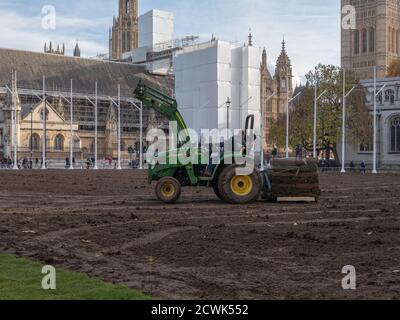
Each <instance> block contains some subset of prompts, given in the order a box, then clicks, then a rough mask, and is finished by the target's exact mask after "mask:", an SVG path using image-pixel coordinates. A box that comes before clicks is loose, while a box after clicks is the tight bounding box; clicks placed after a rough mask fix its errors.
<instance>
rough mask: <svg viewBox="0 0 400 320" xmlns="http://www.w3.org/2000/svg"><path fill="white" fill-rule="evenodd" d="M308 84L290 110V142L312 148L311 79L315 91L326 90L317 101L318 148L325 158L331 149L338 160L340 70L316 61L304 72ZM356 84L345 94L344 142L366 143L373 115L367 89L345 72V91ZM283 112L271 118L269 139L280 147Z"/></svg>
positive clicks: (340, 99) (312, 102)
mask: <svg viewBox="0 0 400 320" xmlns="http://www.w3.org/2000/svg"><path fill="white" fill-rule="evenodd" d="M306 79H307V84H306V85H305V86H303V87H301V88H300V89H301V91H302V94H301V96H300V98H299V99H298V100H297V101H294V103H293V106H292V107H291V110H290V146H291V147H292V149H294V148H295V147H296V146H297V145H301V146H303V147H304V148H305V149H306V150H307V151H309V152H311V151H312V150H313V136H314V85H313V84H314V83H316V82H317V83H318V95H319V94H320V93H322V92H323V91H324V90H326V94H325V95H324V96H323V97H322V98H321V100H319V101H318V114H317V119H318V120H317V150H318V151H319V152H320V151H324V152H325V154H326V158H328V159H329V158H330V155H331V154H332V153H333V155H334V158H335V159H336V161H337V163H339V159H338V152H337V142H338V141H339V140H340V138H341V134H342V109H343V107H342V100H343V71H342V70H341V69H340V68H339V67H335V66H331V65H321V64H320V65H318V66H317V67H316V68H315V70H313V71H310V72H309V73H308V74H307V75H306ZM354 85H357V87H356V89H355V90H354V91H353V93H352V94H351V95H350V96H349V97H348V98H347V100H346V101H347V104H346V105H347V122H346V127H347V129H346V130H347V142H351V143H357V144H358V143H365V144H368V143H369V142H370V140H371V137H372V134H371V128H372V118H371V116H370V111H369V109H368V107H367V106H366V99H365V97H366V90H365V88H363V87H361V86H359V85H358V84H357V81H356V77H355V75H354V74H352V73H349V72H348V73H347V75H346V92H348V91H349V90H351V89H352V87H353V86H354ZM285 128H286V116H285V115H281V116H279V117H278V118H277V119H276V120H274V121H272V122H271V131H270V134H271V140H272V141H274V143H276V144H277V145H278V146H279V147H281V148H282V147H284V145H285V132H286V131H285V130H286V129H285Z"/></svg>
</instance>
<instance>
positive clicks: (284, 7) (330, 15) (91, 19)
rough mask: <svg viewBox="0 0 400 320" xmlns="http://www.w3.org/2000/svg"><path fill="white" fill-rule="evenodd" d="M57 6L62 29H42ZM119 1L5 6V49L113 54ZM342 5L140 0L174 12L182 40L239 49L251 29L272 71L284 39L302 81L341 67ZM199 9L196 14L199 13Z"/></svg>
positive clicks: (292, 0)
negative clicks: (111, 33)
mask: <svg viewBox="0 0 400 320" xmlns="http://www.w3.org/2000/svg"><path fill="white" fill-rule="evenodd" d="M46 4H50V5H54V6H55V7H56V9H57V17H58V18H57V29H56V30H54V31H46V30H43V29H41V27H40V25H41V8H42V6H43V5H46ZM117 6H118V1H117V0H86V1H82V0H79V1H78V0H69V1H62V0H46V1H45V0H34V1H32V0H29V1H28V0H18V1H11V0H9V1H2V2H1V3H0V16H1V19H0V28H1V30H2V32H1V33H0V46H1V47H12V48H18V49H25V50H35V51H42V48H43V44H44V42H45V41H47V42H48V41H50V40H52V41H53V43H57V42H60V43H61V42H65V43H66V44H68V46H67V49H68V52H69V54H70V53H71V52H72V49H73V46H74V43H75V39H78V40H79V42H80V44H81V46H82V54H83V55H85V56H89V57H90V56H94V55H96V54H97V53H106V52H107V51H108V28H109V27H110V26H111V23H112V16H113V14H115V13H116V12H117ZM339 6H340V4H339V2H338V1H337V0H325V1H319V0H287V1H284V2H283V1H281V0H203V1H198V0H185V1H177V0H139V10H140V13H144V12H146V11H148V10H150V9H152V8H158V9H161V10H167V11H172V12H173V13H174V16H175V33H176V36H177V37H181V36H186V35H192V34H193V35H201V37H202V39H204V40H209V39H211V35H212V34H214V35H216V36H217V37H218V38H219V39H222V40H227V41H231V42H234V43H237V44H239V45H241V44H243V42H245V41H247V35H248V32H249V29H250V28H251V30H252V33H253V36H254V44H255V45H256V46H259V47H266V49H267V53H268V59H269V64H270V65H275V62H276V59H277V57H278V56H279V53H280V50H281V41H282V38H283V36H284V37H285V39H286V42H287V52H288V54H289V56H290V58H291V60H292V64H293V68H294V73H295V74H296V80H297V81H300V80H301V79H303V81H304V78H303V76H304V75H305V74H306V73H307V72H308V71H309V70H311V69H313V68H314V66H315V65H317V64H318V63H324V64H335V65H338V64H339V63H340V13H339V12H340V10H339ZM194 8H195V9H194Z"/></svg>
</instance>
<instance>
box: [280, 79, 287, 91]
mask: <svg viewBox="0 0 400 320" xmlns="http://www.w3.org/2000/svg"><path fill="white" fill-rule="evenodd" d="M281 87H282V89H286V79H285V78H283V79H282V81H281Z"/></svg>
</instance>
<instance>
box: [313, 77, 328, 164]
mask: <svg viewBox="0 0 400 320" xmlns="http://www.w3.org/2000/svg"><path fill="white" fill-rule="evenodd" d="M327 92H328V90H324V91H323V92H322V93H321V94H320V95H319V96H318V97H317V94H318V87H317V80H315V88H314V139H313V156H314V158H315V159H316V158H317V114H318V112H317V108H318V100H319V99H321V98H322V97H323V96H324V95H325V93H327Z"/></svg>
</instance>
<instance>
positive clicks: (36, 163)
mask: <svg viewBox="0 0 400 320" xmlns="http://www.w3.org/2000/svg"><path fill="white" fill-rule="evenodd" d="M38 165H39V159H38V158H36V159H35V169H37V168H38Z"/></svg>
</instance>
